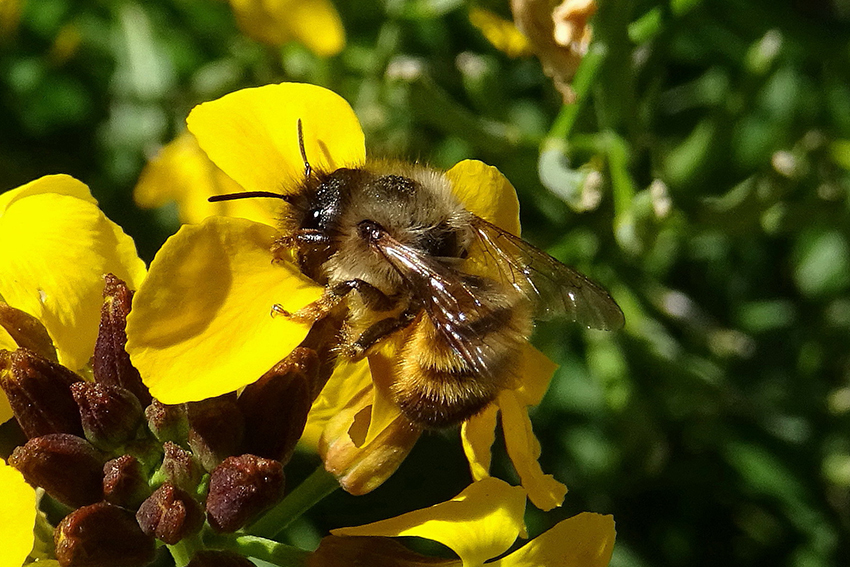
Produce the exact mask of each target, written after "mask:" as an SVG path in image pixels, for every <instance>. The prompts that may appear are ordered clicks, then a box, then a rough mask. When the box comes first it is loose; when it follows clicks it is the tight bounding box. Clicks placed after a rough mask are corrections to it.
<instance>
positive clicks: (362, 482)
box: [319, 396, 422, 495]
mask: <svg viewBox="0 0 850 567" xmlns="http://www.w3.org/2000/svg"><path fill="white" fill-rule="evenodd" d="M369 403H370V399H369V396H363V397H362V398H361V399H360V400H358V401H357V402H356V403H355V404H354V405H353V406H352V407H349V408H346V409H344V410H343V411H341V412H340V413H339V414H338V415H337V416H336V417H334V418H332V419H331V420H330V421H329V422H328V424H327V425H326V426H325V430H324V432H323V433H322V438H321V439H320V441H319V455H320V456H321V457H322V460H323V461H324V463H325V469H326V470H327V471H328V472H329V473H331V474H333V475H334V476H336V477H337V479H338V480H339V484H340V486H341V487H342V488H343V489H344V490H345V491H346V492H348V493H349V494H354V495H360V494H366V493H368V492H371V491H373V490H375V489H376V488H378V487H379V486H380V485H381V484H383V483H384V481H385V480H387V479H388V478H389V477H390V476H391V475H392V474H393V473H394V472H395V471H396V469H398V467H399V465H401V463H402V461H404V458H405V457H406V456H407V454H408V453H409V452H410V450H411V449H412V448H413V445H414V444H415V443H416V441H417V439H419V436H420V435H421V434H422V430H421V429H419V428H418V427H416V426H415V425H413V424H412V423H411V422H410V421H409V420H408V419H407V418H406V417H404V415H399V416H398V417H396V419H395V420H393V421H392V422H390V424H389V425H387V426H386V427H385V428H384V429H383V430H382V431H381V432H380V433H379V434H378V435H377V436H376V437H375V438H374V439H373V440H372V441H370V442H369V443H368V444H365V445H363V444H362V441H360V442H356V441H355V440H354V439H353V438H352V431H354V430H355V429H359V430H361V431H362V433H363V434H362V435H357V436H356V437H358V438H362V437H365V432H366V430H367V429H368V424H369V416H370V412H371V409H372V408H371V405H369Z"/></svg>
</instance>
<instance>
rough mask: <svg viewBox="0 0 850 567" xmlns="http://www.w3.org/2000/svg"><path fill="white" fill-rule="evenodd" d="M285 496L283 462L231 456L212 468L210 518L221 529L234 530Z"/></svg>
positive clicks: (209, 497) (251, 456)
mask: <svg viewBox="0 0 850 567" xmlns="http://www.w3.org/2000/svg"><path fill="white" fill-rule="evenodd" d="M281 496H283V465H281V464H280V462H278V461H274V460H271V459H264V458H262V457H257V456H256V455H239V456H238V457H228V458H226V459H225V460H224V461H223V462H222V463H221V464H220V465H219V466H217V467H216V468H215V470H213V471H212V476H211V477H210V491H209V494H208V495H207V518H208V519H209V522H210V525H211V526H212V527H213V529H214V530H216V531H218V532H233V531H236V530H238V529H239V528H241V527H242V526H244V525H245V524H246V523H248V521H249V520H252V519H254V518H255V517H256V516H257V515H258V514H260V513H261V512H263V511H264V510H266V509H267V508H269V507H271V506H273V505H274V504H275V503H276V502H277V501H278V500H280V498H281Z"/></svg>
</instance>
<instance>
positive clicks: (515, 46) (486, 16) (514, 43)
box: [469, 6, 531, 57]
mask: <svg viewBox="0 0 850 567" xmlns="http://www.w3.org/2000/svg"><path fill="white" fill-rule="evenodd" d="M469 21H470V23H472V25H473V26H475V27H476V28H478V29H479V30H481V33H482V34H483V35H484V37H486V38H487V41H489V42H490V43H492V44H493V47H495V48H496V49H498V50H499V51H503V52H504V53H505V54H506V55H507V56H508V57H522V56H524V55H531V44H530V43H529V42H528V38H527V37H525V36H524V35H523V33H522V32H521V31H519V29H517V27H516V26H515V25H514V23H513V22H512V21H510V20H506V19H504V18H502V17H501V16H499V15H498V14H496V13H494V12H491V11H490V10H485V9H484V8H480V7H478V6H474V7H472V8H470V9H469Z"/></svg>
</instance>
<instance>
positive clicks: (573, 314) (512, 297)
mask: <svg viewBox="0 0 850 567" xmlns="http://www.w3.org/2000/svg"><path fill="white" fill-rule="evenodd" d="M297 130H298V141H299V146H300V148H301V157H302V159H303V162H304V180H303V182H302V183H301V184H300V186H299V187H297V189H295V190H294V191H291V192H287V193H285V194H280V193H274V192H266V191H253V192H244V193H235V194H229V195H219V196H216V197H212V198H210V200H211V201H219V200H228V199H236V198H246V197H272V198H277V199H281V200H283V201H285V202H286V203H288V205H289V206H288V207H286V210H285V212H284V216H283V219H282V227H281V228H282V234H283V236H282V237H281V238H280V239H279V240H278V241H277V243H276V248H277V249H278V250H279V251H286V250H290V251H292V252H293V255H294V257H295V258H296V259H297V262H298V264H299V266H300V269H301V271H302V273H304V274H305V275H306V276H308V277H310V278H311V279H313V280H314V281H316V282H318V283H319V284H321V285H324V286H325V292H324V294H323V296H322V297H321V299H319V300H318V301H317V302H316V303H314V304H311V305H309V306H307V307H305V308H304V309H302V310H300V311H298V312H296V313H286V312H285V311H283V309H282V308H280V307H279V306H277V307H275V309H276V310H277V311H278V312H280V313H282V314H284V315H287V316H289V317H293V318H295V319H297V320H301V321H305V322H312V321H317V320H320V319H322V318H324V317H327V316H339V317H343V322H342V323H343V324H342V331H341V333H340V335H341V336H340V337H339V338H338V341H339V344H338V353H339V354H340V356H342V357H343V358H345V359H348V360H359V359H362V358H363V357H364V356H366V355H367V354H369V353H370V352H372V351H373V349H375V348H377V347H379V345H382V344H383V343H384V342H385V341H387V340H396V341H397V343H396V344H397V345H399V346H398V356H397V361H396V367H395V371H394V372H395V373H394V380H393V383H392V386H391V392H392V397H393V400H394V401H395V403H396V404H397V405H398V406H399V408H401V411H402V413H403V414H404V415H405V416H406V417H407V418H408V419H409V420H410V421H411V422H412V423H413V424H415V425H417V426H420V427H423V428H443V427H447V426H452V425H456V424H458V423H460V422H462V421H464V420H466V419H468V418H470V417H472V416H473V415H475V414H477V413H478V412H480V411H481V410H482V409H484V407H486V406H487V405H488V404H489V403H490V402H492V401H493V400H494V399H495V398H496V396H497V395H498V394H499V392H500V391H502V390H504V389H506V388H511V387H514V386H516V384H517V383H518V380H519V365H520V362H521V359H522V354H521V353H522V351H523V348H524V346H525V345H526V343H527V342H528V340H529V337H530V335H531V333H532V330H533V326H534V320H535V319H536V318H540V317H547V316H552V315H563V316H566V317H567V318H568V319H571V320H573V321H575V322H578V323H580V324H584V325H586V326H587V327H589V328H594V329H603V330H611V329H618V328H620V327H622V326H623V323H624V318H623V313H622V311H621V310H620V308H619V307H618V306H617V303H616V302H615V301H614V300H613V299H612V298H611V296H610V295H609V294H608V292H607V291H605V290H604V289H603V288H602V287H600V286H599V285H597V284H595V283H594V282H592V281H591V280H590V279H588V278H586V277H585V276H583V275H582V274H580V273H578V272H577V271H575V270H573V269H572V268H569V267H567V266H565V265H564V264H562V263H561V262H559V261H558V260H556V259H555V258H553V257H552V256H550V255H548V254H547V253H545V252H543V251H541V250H539V249H537V248H535V247H534V246H532V245H531V244H528V243H527V242H525V241H524V240H522V239H520V238H519V237H517V236H515V235H513V234H511V233H510V232H508V231H506V230H503V229H501V228H499V227H498V226H496V225H494V224H492V223H490V222H488V221H486V220H484V219H482V218H481V217H478V216H476V215H475V214H473V213H471V212H470V211H468V210H467V209H466V208H464V207H463V205H461V203H460V202H459V201H458V199H457V198H456V197H455V196H454V194H453V192H452V185H451V181H450V180H449V179H448V177H446V175H445V174H444V173H443V172H441V171H438V170H435V169H432V168H429V167H426V166H422V165H417V164H410V163H403V162H394V161H371V162H367V164H366V165H363V166H361V167H353V168H340V169H337V170H335V171H315V170H314V169H313V168H312V167H311V165H310V163H309V161H308V159H307V155H306V152H305V150H304V140H303V133H302V126H301V121H300V120H299V121H298V123H297ZM334 314H335V315H334Z"/></svg>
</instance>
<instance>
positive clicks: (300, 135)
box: [298, 118, 313, 179]
mask: <svg viewBox="0 0 850 567" xmlns="http://www.w3.org/2000/svg"><path fill="white" fill-rule="evenodd" d="M298 148H299V149H300V150H301V159H302V160H304V177H306V178H307V179H310V175H311V174H312V173H313V168H312V167H311V166H310V162H309V161H307V150H305V149H304V130H303V128H302V127H301V119H300V118H299V119H298Z"/></svg>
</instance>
